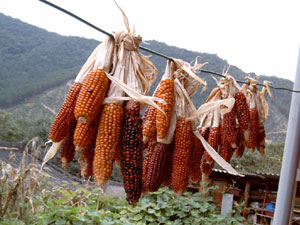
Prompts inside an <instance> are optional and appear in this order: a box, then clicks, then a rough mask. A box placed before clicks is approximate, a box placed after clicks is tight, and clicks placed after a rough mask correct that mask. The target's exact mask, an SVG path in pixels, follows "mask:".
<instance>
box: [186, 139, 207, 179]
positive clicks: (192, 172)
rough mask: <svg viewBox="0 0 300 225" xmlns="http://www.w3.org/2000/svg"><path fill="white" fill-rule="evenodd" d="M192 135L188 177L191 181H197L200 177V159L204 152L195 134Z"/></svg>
mask: <svg viewBox="0 0 300 225" xmlns="http://www.w3.org/2000/svg"><path fill="white" fill-rule="evenodd" d="M191 136H192V147H191V149H192V150H191V161H190V166H189V178H190V180H191V182H192V183H197V182H198V181H199V180H200V178H201V167H200V166H201V161H202V156H203V153H204V148H203V146H202V143H201V141H200V140H199V139H198V138H197V137H196V136H195V134H194V133H192V134H191Z"/></svg>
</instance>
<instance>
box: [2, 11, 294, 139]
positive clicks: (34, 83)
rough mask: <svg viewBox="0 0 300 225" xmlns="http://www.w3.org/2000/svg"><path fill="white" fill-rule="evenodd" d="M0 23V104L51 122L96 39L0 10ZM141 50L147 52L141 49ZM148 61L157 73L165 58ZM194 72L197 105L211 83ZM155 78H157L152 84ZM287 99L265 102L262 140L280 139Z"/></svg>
mask: <svg viewBox="0 0 300 225" xmlns="http://www.w3.org/2000/svg"><path fill="white" fill-rule="evenodd" d="M0 26H1V29H0V78H1V79H0V108H2V109H6V110H7V111H10V112H12V113H13V115H14V117H15V118H17V119H21V118H23V117H24V116H25V118H26V119H27V120H29V121H33V120H37V118H38V120H40V121H43V120H46V121H50V120H52V118H53V115H54V114H53V112H57V110H58V109H59V107H60V106H61V104H62V103H63V100H64V96H65V93H66V92H67V90H68V89H69V86H68V85H66V83H67V81H69V80H71V81H72V80H73V79H74V78H75V76H76V74H77V73H78V71H79V70H80V68H81V66H82V65H83V63H84V62H85V60H86V59H87V57H88V56H89V54H90V53H91V52H92V50H93V49H94V48H95V47H96V46H97V45H98V44H99V42H98V41H96V40H90V39H84V38H79V37H66V36H61V35H58V34H56V33H50V32H48V31H46V30H43V29H40V28H38V27H35V26H32V25H29V24H26V23H23V22H22V21H20V20H16V19H13V18H11V17H8V16H5V15H3V14H0ZM147 43H148V45H146V47H147V48H150V49H152V50H155V51H158V52H161V53H163V54H165V55H168V56H171V57H175V58H180V59H183V60H184V61H186V62H191V61H193V60H195V58H196V57H198V56H199V59H198V61H199V62H208V64H207V65H206V66H205V67H204V69H206V70H211V71H215V72H219V73H221V72H222V71H223V69H224V68H225V67H227V66H228V62H227V61H226V60H223V59H221V58H220V57H218V56H217V55H215V54H207V53H200V52H194V51H189V50H186V49H182V48H178V47H175V46H169V45H167V44H165V43H161V42H158V41H147ZM142 53H144V54H148V53H146V52H143V51H142ZM245 54H247V53H245ZM258 54H259V52H258ZM241 57H243V56H241ZM151 60H152V62H153V63H154V64H155V65H156V67H157V68H158V70H159V71H160V75H162V74H163V73H164V70H165V65H166V60H165V59H163V58H161V57H159V56H154V55H153V56H152V57H151ZM262 63H263V62H262ZM229 73H231V74H232V75H233V76H234V77H235V78H236V79H237V80H245V76H247V75H248V74H246V73H245V72H243V71H242V70H241V69H239V68H238V67H236V66H232V65H231V67H230V70H229ZM252 75H254V74H252ZM199 76H200V77H202V78H203V79H205V80H206V81H207V83H208V89H207V91H206V92H205V93H204V94H202V95H201V96H200V92H198V93H197V94H196V96H195V97H194V102H195V105H196V106H197V107H198V106H200V104H201V103H203V102H204V100H205V99H206V97H207V95H208V94H209V92H210V90H211V89H212V88H214V87H215V86H216V83H215V81H214V80H213V79H212V77H211V75H209V74H205V73H200V74H199ZM216 78H218V77H216ZM265 79H266V80H269V81H272V82H273V84H274V86H275V87H287V88H292V86H293V84H292V82H291V81H289V80H285V79H281V78H277V77H266V76H261V77H260V81H261V82H263V80H265ZM159 80H160V78H158V79H157V82H158V81H159ZM157 82H156V84H155V85H154V86H153V88H152V92H153V90H154V88H155V87H156V85H157ZM290 99H291V94H290V93H289V92H287V91H276V98H275V99H274V100H271V99H270V100H269V105H270V117H269V118H270V119H269V120H268V122H267V124H266V127H267V132H268V135H267V139H269V140H275V141H277V140H283V139H284V136H285V132H286V126H287V120H288V112H289V105H290Z"/></svg>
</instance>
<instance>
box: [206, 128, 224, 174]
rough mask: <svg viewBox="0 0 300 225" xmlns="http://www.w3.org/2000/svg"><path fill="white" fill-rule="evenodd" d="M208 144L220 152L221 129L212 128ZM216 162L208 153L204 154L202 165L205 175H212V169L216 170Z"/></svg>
mask: <svg viewBox="0 0 300 225" xmlns="http://www.w3.org/2000/svg"><path fill="white" fill-rule="evenodd" d="M207 143H208V144H209V145H210V146H211V147H212V148H213V149H214V150H215V151H216V152H218V148H219V143H220V128H219V127H212V128H211V129H210V131H209V136H208V140H207ZM214 165H215V160H213V158H212V157H211V156H210V155H209V154H208V153H207V151H205V152H204V160H203V163H202V168H201V169H202V172H203V173H205V174H210V173H211V171H212V169H213V168H214Z"/></svg>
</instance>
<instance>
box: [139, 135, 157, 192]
mask: <svg viewBox="0 0 300 225" xmlns="http://www.w3.org/2000/svg"><path fill="white" fill-rule="evenodd" d="M155 144H156V139H150V141H149V142H148V143H147V144H146V145H147V147H146V149H148V150H147V152H146V154H145V159H144V161H143V176H142V183H143V193H145V192H148V190H146V189H145V187H146V179H147V173H148V166H149V163H150V160H151V155H152V153H153V149H154V147H155Z"/></svg>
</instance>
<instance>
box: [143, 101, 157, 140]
mask: <svg viewBox="0 0 300 225" xmlns="http://www.w3.org/2000/svg"><path fill="white" fill-rule="evenodd" d="M155 134H156V109H155V108H154V107H153V106H151V105H150V106H148V108H147V110H146V112H145V118H144V120H143V141H144V143H147V142H148V140H149V139H150V138H153V137H155Z"/></svg>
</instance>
